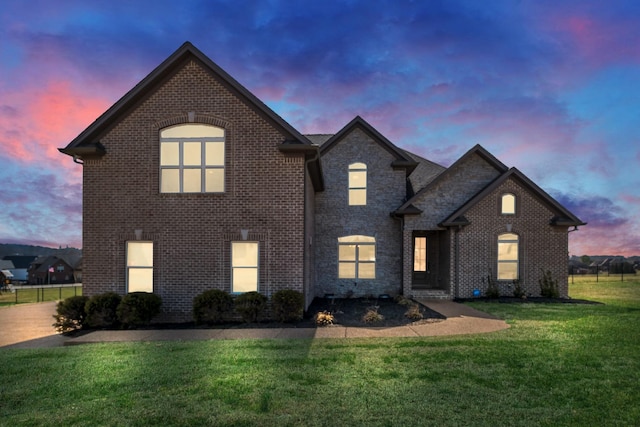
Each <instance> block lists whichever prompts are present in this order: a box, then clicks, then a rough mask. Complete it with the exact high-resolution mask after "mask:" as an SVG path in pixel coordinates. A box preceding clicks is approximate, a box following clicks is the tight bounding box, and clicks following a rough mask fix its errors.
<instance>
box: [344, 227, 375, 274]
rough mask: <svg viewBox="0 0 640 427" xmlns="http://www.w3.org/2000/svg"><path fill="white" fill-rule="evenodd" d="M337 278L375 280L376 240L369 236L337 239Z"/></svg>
mask: <svg viewBox="0 0 640 427" xmlns="http://www.w3.org/2000/svg"><path fill="white" fill-rule="evenodd" d="M338 278H339V279H375V278H376V238H375V237H370V236H359V235H356V236H344V237H338Z"/></svg>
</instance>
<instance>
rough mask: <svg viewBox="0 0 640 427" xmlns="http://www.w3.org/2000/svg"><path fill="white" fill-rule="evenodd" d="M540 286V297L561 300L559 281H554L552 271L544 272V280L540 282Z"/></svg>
mask: <svg viewBox="0 0 640 427" xmlns="http://www.w3.org/2000/svg"><path fill="white" fill-rule="evenodd" d="M538 283H539V284H540V295H542V296H543V297H545V298H559V297H560V291H559V290H558V280H554V279H553V276H552V275H551V271H549V270H547V271H544V270H542V278H540V280H538Z"/></svg>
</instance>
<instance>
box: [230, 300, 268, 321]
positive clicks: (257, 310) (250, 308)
mask: <svg viewBox="0 0 640 427" xmlns="http://www.w3.org/2000/svg"><path fill="white" fill-rule="evenodd" d="M233 305H234V306H235V309H236V311H237V312H238V313H239V314H240V316H242V320H243V321H245V322H246V323H255V322H257V321H258V319H259V318H260V316H261V315H262V313H263V312H264V310H265V309H266V308H267V297H265V296H264V295H262V294H260V293H258V292H246V293H244V294H242V295H238V296H237V297H236V299H235V300H234V302H233Z"/></svg>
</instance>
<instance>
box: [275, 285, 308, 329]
mask: <svg viewBox="0 0 640 427" xmlns="http://www.w3.org/2000/svg"><path fill="white" fill-rule="evenodd" d="M271 303H272V304H273V305H272V308H273V315H274V317H275V319H276V320H277V321H279V322H295V321H296V320H300V319H302V315H303V311H304V296H303V295H302V293H300V292H298V291H294V290H292V289H285V290H282V291H278V292H276V293H274V294H273V296H272V297H271Z"/></svg>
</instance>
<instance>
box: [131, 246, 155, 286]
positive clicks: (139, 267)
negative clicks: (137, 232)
mask: <svg viewBox="0 0 640 427" xmlns="http://www.w3.org/2000/svg"><path fill="white" fill-rule="evenodd" d="M127 292H153V242H142V241H137V240H136V241H129V242H127Z"/></svg>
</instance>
